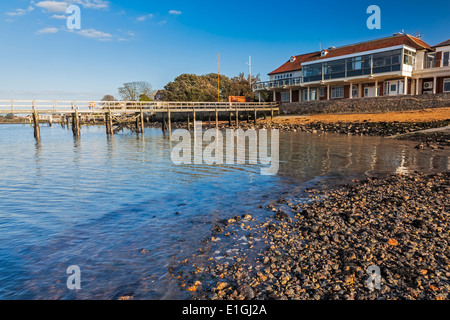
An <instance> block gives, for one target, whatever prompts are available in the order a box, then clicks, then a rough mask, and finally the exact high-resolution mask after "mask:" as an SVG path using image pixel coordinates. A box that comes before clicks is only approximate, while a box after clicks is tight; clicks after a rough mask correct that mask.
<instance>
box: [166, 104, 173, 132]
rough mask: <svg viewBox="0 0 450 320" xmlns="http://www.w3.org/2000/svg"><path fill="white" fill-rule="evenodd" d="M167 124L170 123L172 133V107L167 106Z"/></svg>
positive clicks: (169, 128) (169, 127)
mask: <svg viewBox="0 0 450 320" xmlns="http://www.w3.org/2000/svg"><path fill="white" fill-rule="evenodd" d="M167 124H168V130H169V133H170V132H172V119H171V116H170V108H169V107H167Z"/></svg>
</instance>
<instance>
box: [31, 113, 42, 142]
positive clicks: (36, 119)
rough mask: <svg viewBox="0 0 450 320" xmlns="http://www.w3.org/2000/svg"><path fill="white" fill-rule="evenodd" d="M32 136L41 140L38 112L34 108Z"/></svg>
mask: <svg viewBox="0 0 450 320" xmlns="http://www.w3.org/2000/svg"><path fill="white" fill-rule="evenodd" d="M33 125H34V138H35V139H36V140H41V130H40V129H39V114H38V112H37V111H36V110H34V112H33Z"/></svg>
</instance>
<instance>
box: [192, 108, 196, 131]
mask: <svg viewBox="0 0 450 320" xmlns="http://www.w3.org/2000/svg"><path fill="white" fill-rule="evenodd" d="M192 115H193V117H194V118H193V121H194V128H195V121H196V120H195V108H192Z"/></svg>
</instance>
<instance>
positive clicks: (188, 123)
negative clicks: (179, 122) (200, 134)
mask: <svg viewBox="0 0 450 320" xmlns="http://www.w3.org/2000/svg"><path fill="white" fill-rule="evenodd" d="M189 118H190V114H189V112H188V113H187V128H188V131H191V119H189Z"/></svg>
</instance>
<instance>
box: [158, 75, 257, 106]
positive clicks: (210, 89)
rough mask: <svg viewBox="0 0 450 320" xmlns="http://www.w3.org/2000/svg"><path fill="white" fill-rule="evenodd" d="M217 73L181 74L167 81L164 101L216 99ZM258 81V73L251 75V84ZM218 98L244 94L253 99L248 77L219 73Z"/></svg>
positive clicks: (221, 99) (253, 95)
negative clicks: (229, 76) (228, 75)
mask: <svg viewBox="0 0 450 320" xmlns="http://www.w3.org/2000/svg"><path fill="white" fill-rule="evenodd" d="M217 80H218V76H217V73H209V74H206V75H201V76H198V75H195V74H182V75H180V76H178V77H176V78H175V79H174V80H173V81H171V82H169V83H168V84H167V85H166V86H165V87H164V91H163V98H164V100H165V101H211V102H213V101H217V99H218V97H217V96H218V93H217ZM257 81H259V75H258V76H255V77H252V84H253V83H255V82H257ZM219 82H220V83H219V89H220V91H219V100H220V101H224V100H225V101H226V100H227V99H228V96H245V97H246V98H249V99H250V100H255V99H256V97H255V94H254V93H253V91H252V90H251V89H250V84H249V82H248V79H246V77H245V76H244V74H243V73H241V74H239V75H238V76H237V77H233V78H231V79H230V78H228V77H227V76H225V75H219Z"/></svg>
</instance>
